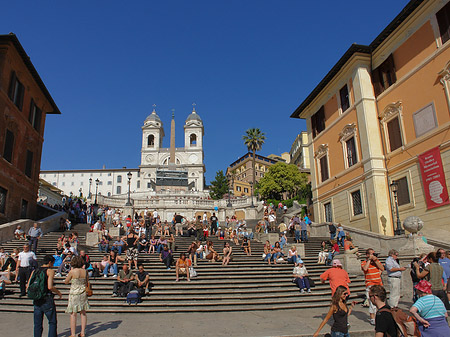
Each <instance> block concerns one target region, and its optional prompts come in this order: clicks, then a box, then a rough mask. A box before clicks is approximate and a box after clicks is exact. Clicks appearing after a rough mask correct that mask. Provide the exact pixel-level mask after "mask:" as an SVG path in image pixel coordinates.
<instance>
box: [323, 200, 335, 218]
mask: <svg viewBox="0 0 450 337" xmlns="http://www.w3.org/2000/svg"><path fill="white" fill-rule="evenodd" d="M323 207H324V209H325V221H326V222H333V213H332V212H331V202H327V203H326V204H324V205H323Z"/></svg>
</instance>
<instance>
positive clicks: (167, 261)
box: [162, 255, 173, 268]
mask: <svg viewBox="0 0 450 337" xmlns="http://www.w3.org/2000/svg"><path fill="white" fill-rule="evenodd" d="M162 262H163V263H164V264H165V266H166V268H170V266H171V265H172V262H173V257H172V255H168V256H166V257H165V258H164V259H163V260H162Z"/></svg>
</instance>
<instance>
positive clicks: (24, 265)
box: [16, 245, 36, 297]
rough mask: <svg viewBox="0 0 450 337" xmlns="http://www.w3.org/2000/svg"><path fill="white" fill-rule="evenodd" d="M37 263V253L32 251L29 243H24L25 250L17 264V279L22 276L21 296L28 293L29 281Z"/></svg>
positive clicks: (20, 254)
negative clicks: (33, 267)
mask: <svg viewBox="0 0 450 337" xmlns="http://www.w3.org/2000/svg"><path fill="white" fill-rule="evenodd" d="M35 263H36V255H35V254H34V252H31V251H30V246H29V245H24V246H23V251H22V252H20V253H19V261H18V263H17V266H16V279H17V276H18V277H20V297H23V296H25V295H26V286H27V282H28V279H29V278H30V275H31V271H32V266H33V265H34V264H35Z"/></svg>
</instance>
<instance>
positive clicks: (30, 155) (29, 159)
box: [25, 150, 33, 178]
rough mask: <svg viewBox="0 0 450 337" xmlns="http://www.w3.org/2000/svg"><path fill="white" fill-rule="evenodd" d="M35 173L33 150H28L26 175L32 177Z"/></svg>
mask: <svg viewBox="0 0 450 337" xmlns="http://www.w3.org/2000/svg"><path fill="white" fill-rule="evenodd" d="M32 173H33V152H31V151H30V150H27V161H26V163H25V175H26V176H27V177H28V178H31V176H32Z"/></svg>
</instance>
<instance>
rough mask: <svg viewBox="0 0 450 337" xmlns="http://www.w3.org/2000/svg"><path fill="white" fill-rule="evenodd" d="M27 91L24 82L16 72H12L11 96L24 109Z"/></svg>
mask: <svg viewBox="0 0 450 337" xmlns="http://www.w3.org/2000/svg"><path fill="white" fill-rule="evenodd" d="M24 93H25V88H24V86H23V84H22V83H20V82H19V80H18V79H17V77H16V73H15V72H12V74H11V81H10V84H9V98H10V99H11V101H13V103H14V105H15V106H16V107H18V108H19V110H20V111H22V107H23V96H24Z"/></svg>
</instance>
